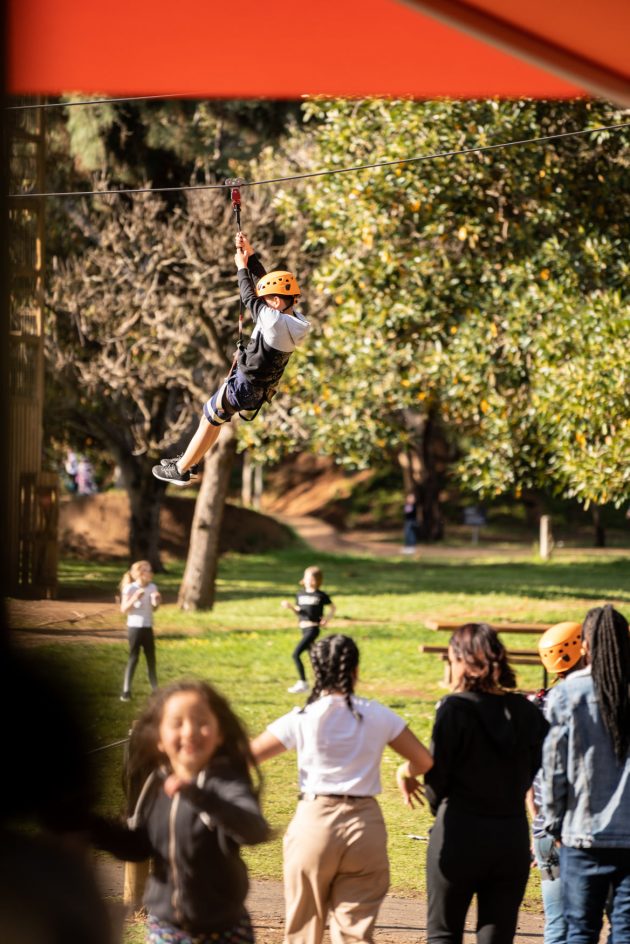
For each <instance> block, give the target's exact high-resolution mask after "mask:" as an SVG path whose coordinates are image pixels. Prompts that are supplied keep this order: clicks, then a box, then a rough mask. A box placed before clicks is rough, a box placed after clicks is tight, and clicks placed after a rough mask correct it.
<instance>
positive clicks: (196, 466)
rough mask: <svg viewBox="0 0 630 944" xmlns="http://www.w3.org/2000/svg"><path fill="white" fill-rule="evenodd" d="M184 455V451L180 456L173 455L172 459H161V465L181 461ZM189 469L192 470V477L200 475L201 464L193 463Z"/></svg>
mask: <svg viewBox="0 0 630 944" xmlns="http://www.w3.org/2000/svg"><path fill="white" fill-rule="evenodd" d="M183 457H184V453H183V452H180V454H179V455H178V456H173V457H172V459H160V465H169V464H170V463H171V462H179V460H180V459H182V458H183ZM188 471H189V472H190V476H191V478H194V477H195V476H197V475H199V464H198V463H197V462H196V463H195V464H194V465H191V467H190V468H189V469H188Z"/></svg>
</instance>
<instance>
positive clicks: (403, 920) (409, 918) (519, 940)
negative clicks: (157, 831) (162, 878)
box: [97, 857, 543, 944]
mask: <svg viewBox="0 0 630 944" xmlns="http://www.w3.org/2000/svg"><path fill="white" fill-rule="evenodd" d="M97 873H98V876H99V881H100V884H101V888H102V890H103V894H104V895H105V896H106V897H107V898H113V899H119V898H120V896H121V895H122V887H123V866H122V864H121V863H120V862H116V861H114V860H113V859H110V858H108V857H100V858H99V859H98V860H97ZM247 906H248V908H249V911H250V913H251V916H252V921H253V924H254V928H255V930H256V941H257V944H282V931H283V923H284V895H283V891H282V883H281V882H276V881H271V880H261V879H255V880H253V881H252V883H251V887H250V892H249V896H248V899H247ZM474 921H475V919H474V909H473V912H472V913H471V914H470V915H469V919H468V922H467V928H468V930H467V932H466V934H465V938H464V939H465V941H467V942H468V941H474V937H475V935H474V930H473V929H474ZM426 926H427V924H426V901H425V900H424V899H423V898H420V897H417V898H406V897H402V896H399V895H388V896H387V898H386V899H385V901H384V903H383V906H382V908H381V911H380V914H379V919H378V922H377V928H376V935H375V944H423V942H425V941H426ZM542 939H543V919H542V915H537V914H527V913H525V912H521V914H520V915H519V924H518V930H517V934H516V937H515V938H514V941H515V944H537V942H539V941H540V942H542ZM324 941H325V944H330V939H329V936H328V934H326V936H325V938H324Z"/></svg>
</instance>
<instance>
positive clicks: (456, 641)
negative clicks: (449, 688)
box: [449, 623, 516, 692]
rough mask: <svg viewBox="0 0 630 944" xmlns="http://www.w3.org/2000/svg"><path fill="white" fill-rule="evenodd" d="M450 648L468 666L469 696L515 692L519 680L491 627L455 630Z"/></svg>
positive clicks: (465, 685) (475, 625) (470, 625)
mask: <svg viewBox="0 0 630 944" xmlns="http://www.w3.org/2000/svg"><path fill="white" fill-rule="evenodd" d="M449 645H450V647H451V648H452V650H453V655H454V656H455V658H456V659H458V660H461V661H462V662H463V663H464V664H465V669H464V675H463V678H462V682H461V687H462V688H463V690H464V691H466V692H494V691H496V690H497V688H515V687H516V676H515V674H514V671H513V670H512V667H511V666H510V664H509V662H508V660H507V652H506V651H505V646H504V645H503V643H502V642H501V640H500V639H499V636H498V633H496V632H495V630H494V629H492V627H490V626H489V625H488V624H487V623H466V624H465V625H464V626H460V627H459V628H458V629H456V630H455V632H454V633H453V635H452V636H451V638H450V641H449Z"/></svg>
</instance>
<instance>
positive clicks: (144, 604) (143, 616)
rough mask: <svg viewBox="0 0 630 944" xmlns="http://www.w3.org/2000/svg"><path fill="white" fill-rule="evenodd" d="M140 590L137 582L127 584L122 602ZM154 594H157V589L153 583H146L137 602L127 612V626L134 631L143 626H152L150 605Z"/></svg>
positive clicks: (151, 606)
mask: <svg viewBox="0 0 630 944" xmlns="http://www.w3.org/2000/svg"><path fill="white" fill-rule="evenodd" d="M139 589H140V584H139V583H138V581H137V580H133V581H132V582H131V583H129V584H127V586H126V587H125V589H124V590H123V601H125V600H126V599H127V597H132V596H133V595H134V593H135V592H136V590H139ZM154 593H157V587H156V585H155V584H154V583H148V584H147V585H146V587H144V593H143V594H142V596H141V597H140V599H139V600H136V602H135V603H134V604H133V605H132V607H131V609H130V610H127V626H130V627H132V628H134V629H141V628H142V627H143V626H153V604H152V603H151V597H152V595H153V594H154Z"/></svg>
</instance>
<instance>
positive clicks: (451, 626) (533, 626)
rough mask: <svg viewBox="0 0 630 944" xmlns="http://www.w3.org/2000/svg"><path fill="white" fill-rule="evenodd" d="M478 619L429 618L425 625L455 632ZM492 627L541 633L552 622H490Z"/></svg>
mask: <svg viewBox="0 0 630 944" xmlns="http://www.w3.org/2000/svg"><path fill="white" fill-rule="evenodd" d="M478 622H479V620H478V619H470V620H465V619H463V620H458V621H457V622H452V621H450V620H440V619H428V620H425V621H424V625H425V626H426V627H427V629H432V630H434V632H438V633H453V632H455V630H456V629H459V627H460V626H464V625H465V624H466V623H478ZM488 625H489V626H490V627H491V628H492V629H494V630H496V631H497V633H532V634H534V633H536V634H538V635H540V634H541V633H544V632H546V630H548V629H549V627H550V626H552V625H553V624H552V623H489V624H488Z"/></svg>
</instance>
